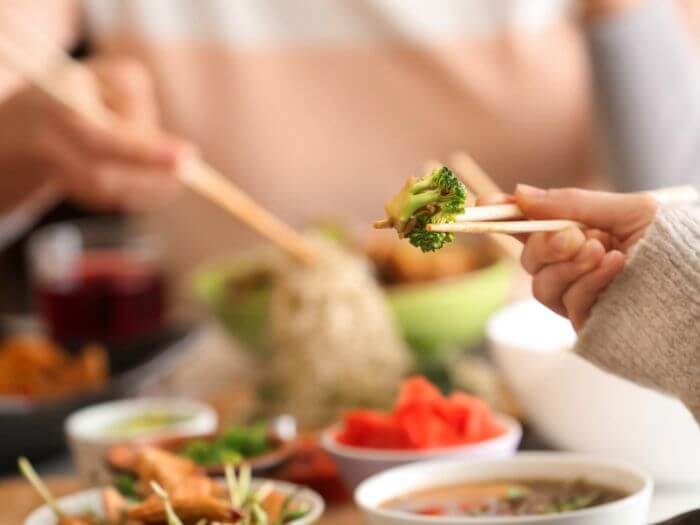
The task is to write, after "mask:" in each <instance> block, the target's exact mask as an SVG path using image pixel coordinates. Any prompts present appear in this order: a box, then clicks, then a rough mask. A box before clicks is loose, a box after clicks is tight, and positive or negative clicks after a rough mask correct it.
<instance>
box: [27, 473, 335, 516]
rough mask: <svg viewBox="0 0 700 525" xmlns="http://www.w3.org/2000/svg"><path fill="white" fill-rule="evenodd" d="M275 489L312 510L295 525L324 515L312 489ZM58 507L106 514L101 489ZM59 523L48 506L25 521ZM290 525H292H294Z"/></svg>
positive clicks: (66, 499) (68, 499)
mask: <svg viewBox="0 0 700 525" xmlns="http://www.w3.org/2000/svg"><path fill="white" fill-rule="evenodd" d="M265 481H266V480H263V479H255V480H253V487H260V485H261V484H262V483H264V482H265ZM273 483H274V485H275V488H276V489H277V490H279V491H280V492H283V493H284V494H295V493H296V494H297V496H296V497H297V498H299V501H302V502H305V503H306V504H307V505H309V507H310V508H311V512H309V514H307V515H306V516H304V517H303V518H301V519H299V520H296V521H294V522H292V524H293V525H309V524H311V523H315V522H316V521H318V519H319V518H320V517H321V515H322V514H323V510H324V508H325V504H324V502H323V498H322V497H321V496H319V495H318V494H317V493H316V492H314V491H313V490H311V489H308V488H305V487H300V486H299V485H294V484H292V483H286V482H284V481H273ZM58 506H59V508H61V510H63V511H64V512H66V513H67V514H69V515H70V514H80V513H83V514H84V513H86V512H93V513H95V515H97V516H102V515H103V513H104V510H103V507H102V496H101V490H100V489H91V490H86V491H83V492H78V493H76V494H73V495H71V496H66V497H64V498H60V499H59V500H58ZM57 524H58V521H57V520H56V517H55V516H54V514H53V512H51V509H49V508H48V507H47V506H46V505H44V506H42V507H39V508H38V509H36V510H35V511H34V512H32V513H31V514H30V515H29V516H27V518H26V519H25V520H24V525H57ZM292 524H290V525H292Z"/></svg>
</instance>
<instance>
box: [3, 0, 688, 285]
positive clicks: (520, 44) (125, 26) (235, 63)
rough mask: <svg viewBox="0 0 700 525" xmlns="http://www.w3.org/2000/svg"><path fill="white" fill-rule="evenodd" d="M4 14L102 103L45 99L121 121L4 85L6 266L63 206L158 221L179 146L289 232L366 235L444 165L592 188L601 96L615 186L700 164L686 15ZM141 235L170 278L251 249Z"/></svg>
mask: <svg viewBox="0 0 700 525" xmlns="http://www.w3.org/2000/svg"><path fill="white" fill-rule="evenodd" d="M4 4H5V5H7V6H10V7H13V8H15V10H16V12H17V13H19V14H20V15H21V16H23V17H25V19H26V20H27V21H30V23H31V24H33V25H34V26H35V27H36V28H37V29H39V30H40V31H41V32H43V33H44V34H45V35H46V36H48V37H50V38H52V39H54V40H55V41H57V42H60V43H61V45H63V46H64V47H65V48H66V49H71V48H72V46H74V45H75V43H76V42H78V41H79V40H80V39H81V38H87V41H88V42H89V47H90V50H91V53H90V55H91V56H90V57H89V62H88V64H89V67H90V68H91V69H92V70H93V71H94V73H95V74H96V75H97V79H98V82H97V83H94V82H92V81H91V80H90V79H87V78H82V77H81V76H79V75H78V76H77V75H75V74H71V73H70V72H66V74H65V75H62V76H61V77H60V78H59V79H58V80H56V81H57V82H61V83H64V86H67V87H68V88H69V89H70V90H71V92H73V93H74V94H75V96H76V97H78V98H79V99H80V100H81V101H82V102H83V103H84V104H86V106H87V107H89V108H91V110H93V111H104V110H105V107H106V108H108V109H109V110H111V111H113V112H115V113H117V115H119V117H120V120H119V123H118V124H117V125H115V126H113V127H112V128H111V129H98V128H96V127H95V126H93V125H92V124H90V123H89V122H85V121H82V120H81V119H79V118H77V117H75V116H74V115H72V114H71V113H70V112H69V111H67V110H65V109H63V108H61V107H58V106H57V105H56V104H55V103H53V102H52V101H50V100H48V99H47V98H46V97H45V96H44V95H43V94H41V93H40V92H38V91H37V90H36V89H34V88H32V87H29V86H26V85H25V84H23V83H22V82H21V80H19V79H17V78H15V77H14V76H13V75H12V74H11V73H10V72H9V70H7V69H2V70H1V73H0V74H1V75H2V78H0V80H1V82H0V89H1V90H2V91H1V92H2V99H1V101H0V173H2V177H0V217H2V219H0V247H1V246H2V243H5V244H7V243H9V242H10V241H11V240H12V239H13V238H15V237H16V236H17V235H20V234H21V233H22V232H23V231H25V230H26V228H27V227H28V225H30V224H31V223H32V221H34V220H36V218H37V217H39V216H41V215H42V213H44V212H45V211H46V210H48V209H50V208H51V207H52V206H53V205H54V204H55V203H56V202H58V201H60V200H62V199H64V198H68V199H72V200H74V201H76V202H78V203H80V204H81V205H84V206H87V207H89V208H98V209H117V210H125V211H145V210H150V209H151V208H153V207H155V205H157V204H159V203H161V202H164V201H168V199H169V197H170V196H172V195H173V194H175V193H176V190H177V187H178V185H177V183H176V181H175V179H174V171H175V165H176V163H177V159H178V156H179V155H181V154H182V152H183V151H184V150H186V149H187V148H188V147H190V146H189V144H196V146H197V148H198V149H199V150H200V151H201V152H202V154H203V156H204V157H205V158H206V159H208V160H209V161H210V162H211V163H212V164H213V165H215V166H217V167H218V168H219V169H220V170H221V171H222V172H224V173H226V174H229V175H230V176H231V177H232V179H233V180H235V182H236V183H237V184H239V185H240V186H241V187H242V188H243V189H244V190H245V191H247V192H248V193H249V194H250V195H251V196H252V197H253V198H255V199H257V200H258V201H259V202H260V203H262V204H263V205H264V206H266V207H268V208H270V209H271V210H273V211H274V212H275V213H277V214H279V215H280V216H281V217H282V218H283V219H285V220H287V221H290V222H291V223H292V224H294V225H297V226H299V225H302V224H303V223H304V222H305V221H307V220H309V219H314V218H317V217H319V216H331V217H337V218H338V219H341V220H343V221H345V222H346V223H349V224H356V225H363V226H364V225H366V224H369V221H370V220H371V219H373V218H374V217H375V216H376V214H377V212H378V210H381V209H382V201H383V199H384V198H385V197H386V195H390V194H391V193H393V191H394V190H395V188H396V187H398V186H399V185H400V184H401V183H402V181H403V180H404V179H405V178H406V176H407V174H412V173H416V170H417V167H419V166H421V165H422V163H423V162H424V161H425V160H427V159H431V158H441V159H444V158H446V157H447V156H448V154H449V153H450V152H452V151H454V150H466V151H469V152H470V154H472V155H473V156H474V157H475V158H476V159H478V161H479V162H480V163H481V164H482V165H483V166H484V168H485V169H486V170H487V171H488V172H489V173H490V174H491V175H492V176H493V177H494V178H495V179H496V180H497V181H498V182H499V183H500V184H501V185H502V186H503V187H504V188H505V189H507V190H509V189H511V188H512V187H513V186H514V184H515V183H516V182H529V183H532V184H536V185H539V186H544V187H548V186H561V185H576V186H591V185H594V184H598V183H600V181H602V180H603V178H604V177H603V176H604V175H605V173H606V170H604V169H603V168H602V167H601V163H600V162H599V161H600V158H599V154H598V151H599V148H598V146H599V143H600V142H602V140H601V139H600V138H599V137H598V136H597V133H596V125H595V119H594V113H595V111H594V96H593V93H594V89H592V88H593V87H594V85H593V82H594V83H595V87H596V88H597V91H598V93H599V95H600V98H599V100H600V102H601V107H602V109H603V110H605V115H606V122H607V129H608V130H609V133H610V134H609V144H610V145H611V146H612V148H611V153H613V154H614V155H613V156H612V159H613V160H614V161H615V164H614V166H615V170H614V171H613V173H615V174H616V176H617V180H618V181H619V182H620V186H621V187H623V188H625V189H637V188H641V187H652V186H659V185H668V184H672V183H678V182H681V181H683V180H684V177H686V175H685V174H686V173H690V172H689V171H684V170H683V169H682V168H683V166H684V165H686V164H687V162H689V160H692V158H693V157H694V156H697V154H698V152H700V148H696V147H695V142H697V140H696V137H694V136H693V135H692V133H681V132H685V131H687V130H688V128H690V129H691V130H693V129H695V128H697V125H698V122H697V121H698V119H700V112H692V111H686V108H685V106H684V103H685V98H686V97H694V96H695V94H696V93H700V89H698V87H700V82H698V79H697V78H696V77H697V74H698V68H697V63H696V62H697V55H696V50H695V47H694V44H693V43H692V40H691V38H690V36H689V35H690V33H691V31H692V29H693V28H694V27H700V6H698V4H697V3H696V2H690V1H686V2H680V1H679V2H677V3H676V2H669V1H667V0H584V1H582V2H581V6H580V7H582V8H583V11H584V20H585V22H584V23H580V22H579V19H578V17H575V16H573V15H572V14H571V13H572V7H574V6H572V3H571V2H569V1H566V0H540V1H533V0H470V1H465V0H434V1H432V2H424V1H422V0H363V1H358V0H327V1H324V2H314V3H308V2H304V1H301V0H237V1H235V2H231V1H228V0H200V1H196V2H195V1H193V0H149V1H147V2H144V1H139V0H119V1H117V0H85V1H83V2H77V1H69V0H52V1H49V2H47V1H39V0H24V1H21V0H16V1H6V2H4ZM0 33H2V34H5V31H4V30H3V31H0ZM7 34H11V31H8V32H7ZM587 43H588V44H587ZM587 45H588V46H589V47H590V53H588V51H587ZM33 51H36V52H37V53H40V50H33ZM591 58H592V63H593V67H592V71H593V76H591V60H590V59H591ZM676 131H678V132H676ZM695 165H700V164H695ZM681 173H682V174H683V175H679V174H681ZM138 220H139V222H140V223H141V224H143V225H144V226H145V227H146V228H147V229H149V230H151V231H156V232H158V233H160V234H161V235H163V236H164V237H165V238H166V240H168V241H169V242H170V244H171V246H172V249H171V251H170V253H171V257H170V263H171V264H172V266H173V268H174V269H175V270H176V271H178V272H179V273H180V274H183V272H184V271H186V270H188V269H191V268H192V267H193V266H194V265H195V264H196V263H197V262H198V261H201V260H203V259H204V258H208V257H211V256H213V255H216V254H220V253H225V252H226V251H229V250H230V249H231V248H232V247H235V246H237V245H240V244H242V243H244V242H246V241H247V240H248V239H247V237H248V235H249V234H247V233H245V232H244V231H243V230H242V229H239V228H238V227H237V225H236V224H235V223H233V222H232V221H231V219H230V218H229V217H228V216H226V215H224V214H223V212H221V211H220V210H218V209H216V208H215V207H213V206H211V205H210V204H209V203H208V202H204V201H203V200H201V199H200V198H199V197H197V196H195V195H192V194H189V193H187V192H182V193H180V195H179V197H178V198H177V200H176V201H175V202H174V203H171V204H170V205H169V206H165V207H159V208H158V209H156V210H153V211H150V212H149V213H147V214H143V215H140V216H139V219H138Z"/></svg>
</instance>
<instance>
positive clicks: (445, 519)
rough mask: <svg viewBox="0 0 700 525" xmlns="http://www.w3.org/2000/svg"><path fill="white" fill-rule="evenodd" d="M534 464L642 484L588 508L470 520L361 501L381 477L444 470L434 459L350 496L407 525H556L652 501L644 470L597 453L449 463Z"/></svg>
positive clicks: (391, 472)
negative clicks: (581, 468)
mask: <svg viewBox="0 0 700 525" xmlns="http://www.w3.org/2000/svg"><path fill="white" fill-rule="evenodd" d="M533 461H538V462H548V463H563V464H567V463H577V462H578V463H587V464H589V465H594V466H595V467H599V468H605V467H610V468H616V469H619V470H622V471H625V472H627V473H628V474H631V475H632V476H636V477H637V478H638V479H639V480H640V482H641V487H640V488H639V489H638V490H636V491H635V492H632V493H631V494H628V495H627V496H625V497H623V498H622V499H619V500H617V501H613V502H610V503H605V504H603V505H597V506H595V507H591V508H588V509H580V510H574V511H568V512H561V513H557V514H550V515H545V516H511V517H508V516H475V517H474V518H473V519H472V518H471V517H468V516H439V517H428V516H417V515H412V514H409V513H406V512H401V511H396V510H389V509H383V508H381V507H379V506H376V505H371V504H368V503H366V502H365V501H363V496H364V494H363V493H364V492H369V491H370V490H371V489H372V488H373V487H372V485H373V484H376V483H378V482H379V481H381V478H383V477H392V476H399V475H400V474H402V473H404V472H408V471H409V470H412V469H423V470H426V471H428V470H432V469H439V468H441V467H444V465H445V460H442V461H440V460H436V461H430V462H423V463H414V464H409V465H402V466H399V467H394V468H390V469H387V470H385V471H383V472H380V473H378V474H375V475H374V476H371V477H369V478H367V479H366V480H364V481H363V482H362V483H360V485H358V487H357V488H356V489H355V492H354V494H353V501H354V503H355V505H357V507H358V508H359V509H360V510H361V511H362V512H363V513H365V514H374V515H379V516H381V517H383V518H389V519H401V520H403V521H405V522H406V523H416V524H421V523H425V522H426V520H429V521H430V522H431V523H435V524H441V525H469V524H470V523H493V525H527V524H530V525H540V524H543V525H545V524H547V523H552V522H558V520H561V519H562V518H564V517H568V516H575V517H576V518H581V517H585V516H590V515H594V514H598V513H601V512H606V511H611V510H614V509H616V508H617V507H622V506H626V505H629V504H630V502H631V501H633V500H634V499H639V498H644V497H645V496H648V498H651V494H652V491H653V488H654V481H653V479H652V477H651V475H650V474H649V473H648V472H646V471H645V470H644V469H642V468H640V467H637V466H636V465H633V464H630V463H628V462H626V461H622V460H619V459H616V458H611V457H606V456H601V455H596V454H577V453H570V452H520V453H518V454H516V455H515V456H513V457H510V458H500V459H476V460H474V459H472V460H469V459H463V460H459V461H453V462H452V463H453V465H454V464H455V463H457V464H459V465H464V467H465V470H469V469H468V468H467V467H471V468H473V467H476V466H479V465H488V464H493V463H512V464H513V465H517V464H518V463H526V462H533ZM439 486H440V484H439V482H438V483H437V484H435V485H432V487H439ZM430 487H431V486H430V485H426V486H425V487H423V488H424V489H428V488H430ZM416 490H421V489H416Z"/></svg>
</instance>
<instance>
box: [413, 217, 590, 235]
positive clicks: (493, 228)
mask: <svg viewBox="0 0 700 525" xmlns="http://www.w3.org/2000/svg"><path fill="white" fill-rule="evenodd" d="M584 227H585V225H584V224H582V223H580V222H577V221H569V220H563V219H562V220H545V221H502V222H452V223H446V224H428V225H427V226H426V230H428V231H431V232H448V233H505V234H509V235H512V234H518V233H535V232H555V231H561V230H566V229H567V228H584Z"/></svg>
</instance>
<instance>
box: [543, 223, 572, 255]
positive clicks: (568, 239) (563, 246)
mask: <svg viewBox="0 0 700 525" xmlns="http://www.w3.org/2000/svg"><path fill="white" fill-rule="evenodd" d="M572 230H573V229H572V228H569V229H566V230H564V231H561V232H559V233H557V234H555V235H554V236H553V237H552V238H551V239H550V240H549V245H550V247H551V248H552V249H553V250H554V251H555V252H557V253H568V251H569V250H570V249H571V248H572V247H573V244H574V241H575V235H574V232H573V231H572Z"/></svg>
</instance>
